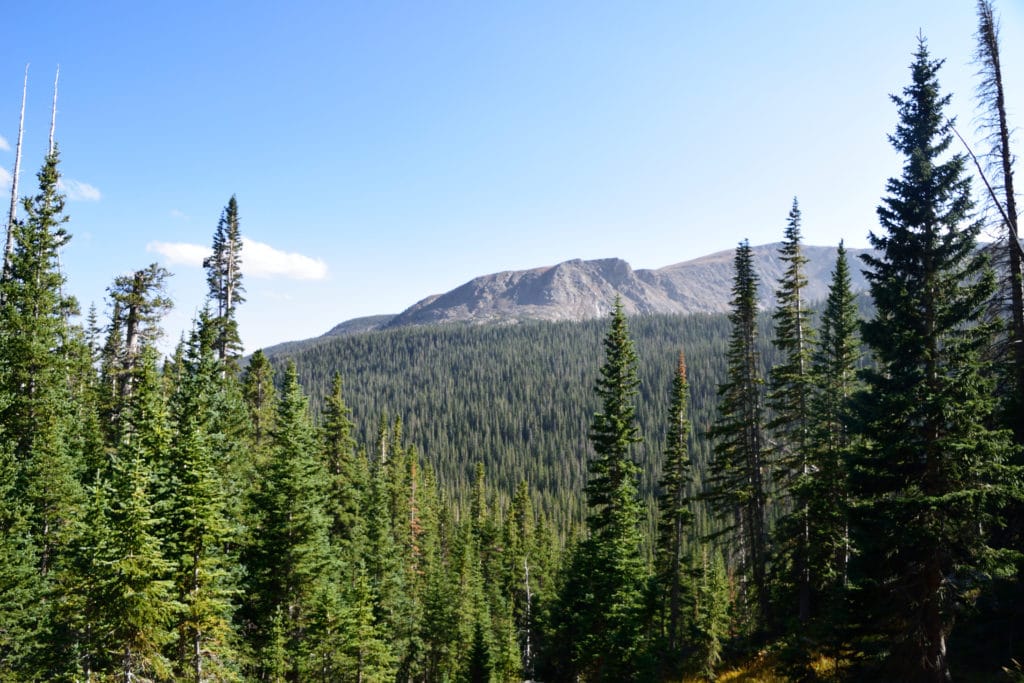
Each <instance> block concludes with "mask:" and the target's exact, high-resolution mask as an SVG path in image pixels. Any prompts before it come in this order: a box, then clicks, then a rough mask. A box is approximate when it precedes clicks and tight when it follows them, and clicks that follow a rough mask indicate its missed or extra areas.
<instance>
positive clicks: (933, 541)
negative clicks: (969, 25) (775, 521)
mask: <svg viewBox="0 0 1024 683" xmlns="http://www.w3.org/2000/svg"><path fill="white" fill-rule="evenodd" d="M940 64H941V62H937V61H933V60H931V59H930V58H929V55H928V51H927V49H926V47H925V44H924V41H923V39H922V40H921V42H920V44H919V47H918V50H917V52H916V54H915V58H914V62H913V64H912V67H911V73H912V82H911V84H910V85H909V86H907V87H906V88H904V90H903V95H902V97H895V96H894V97H893V101H894V102H895V103H896V105H897V107H898V109H899V115H900V120H899V123H898V125H897V127H896V132H895V134H894V135H893V136H892V137H891V142H892V144H893V146H894V147H895V148H896V150H897V151H898V152H900V153H902V154H903V155H904V157H905V163H904V167H903V174H902V176H901V177H900V178H892V179H890V180H889V182H888V184H887V189H888V196H886V197H885V198H884V199H883V203H882V205H881V206H880V207H879V208H878V216H879V222H880V224H881V226H882V228H883V229H884V231H885V232H884V234H882V235H874V234H872V235H871V241H872V243H873V244H874V245H875V246H876V247H877V248H878V249H879V250H881V252H882V254H881V256H879V257H877V258H865V261H866V262H867V264H868V265H869V266H870V267H871V272H869V273H868V279H869V282H870V286H871V296H872V298H873V299H874V302H875V306H876V309H877V312H876V314H875V316H874V317H873V318H872V319H871V320H870V321H868V322H867V323H866V324H865V325H864V327H863V335H864V339H865V341H866V342H867V343H868V344H869V345H870V346H871V349H872V351H873V353H874V356H875V359H876V363H877V369H873V370H871V371H869V372H867V373H866V374H865V380H866V391H865V393H864V394H863V395H861V396H860V397H859V400H858V409H857V412H858V418H859V421H860V422H859V426H860V431H861V434H862V435H863V436H864V439H865V441H864V444H863V446H862V447H861V448H860V449H859V452H858V457H857V462H856V470H855V476H854V477H853V480H852V483H853V486H854V492H855V496H856V498H857V502H856V506H855V508H854V515H853V517H852V520H851V522H852V530H853V533H854V536H855V538H856V540H857V546H858V549H859V551H860V552H859V554H858V556H857V563H856V569H857V580H858V581H859V585H860V610H859V611H860V617H861V619H862V622H861V626H862V627H863V628H864V629H865V630H867V631H868V632H870V633H871V634H872V637H871V638H867V639H866V645H865V647H868V646H872V645H873V646H880V647H881V648H882V654H883V655H884V656H885V664H886V666H887V669H888V671H889V672H890V673H889V674H888V675H892V676H899V677H900V678H902V679H903V680H944V679H945V678H946V677H948V675H949V668H948V660H947V646H946V642H947V639H948V637H949V634H950V632H951V631H952V628H953V623H954V618H955V615H956V613H957V611H958V609H959V608H960V607H961V606H962V605H963V604H964V603H965V601H966V600H968V599H969V597H970V596H971V595H972V594H974V593H976V592H977V591H978V590H979V589H981V588H982V587H983V585H984V580H985V577H986V572H987V571H990V570H991V569H992V568H993V562H992V561H993V560H994V559H996V558H997V557H998V555H997V554H995V555H994V554H993V552H992V549H991V548H989V547H987V546H986V534H985V530H986V529H988V528H991V527H992V525H993V524H994V523H995V520H994V519H993V518H992V515H991V509H992V508H991V502H992V501H993V498H994V497H998V496H1000V495H1002V494H1003V492H1005V490H1006V488H1007V486H1008V485H1010V484H1011V483H1012V482H1013V481H1014V480H1016V479H1017V478H1018V477H1019V475H1020V473H1019V470H1017V469H1011V468H1009V467H1008V466H1007V464H1006V463H1007V458H1008V456H1009V455H1010V453H1011V447H1010V439H1009V435H1008V433H1006V432H999V431H993V430H991V429H990V428H989V427H988V426H987V425H988V424H989V420H990V418H991V416H992V414H993V411H994V408H995V405H994V400H993V398H992V388H993V387H992V382H991V380H990V377H991V373H990V366H989V365H988V364H987V363H986V362H985V361H984V360H982V352H983V351H984V350H985V349H986V348H987V346H988V344H989V342H990V339H991V335H992V332H993V328H992V326H991V325H990V324H987V323H985V322H984V321H983V313H984V307H985V305H986V302H987V300H988V298H989V297H990V296H991V294H992V292H993V290H994V280H993V276H992V273H991V271H989V270H988V269H987V267H986V265H985V262H984V260H983V259H982V258H981V257H980V256H979V254H978V253H977V251H976V249H975V245H976V242H975V240H976V237H977V234H978V231H979V229H980V224H979V223H977V222H972V221H971V218H970V212H971V209H972V202H971V197H970V180H969V178H968V177H967V176H966V174H965V172H964V163H965V161H964V158H963V157H962V156H961V155H953V156H951V157H947V156H946V155H945V153H946V152H947V150H948V148H949V146H950V143H951V134H950V123H949V121H948V120H947V119H946V118H945V115H944V113H943V110H944V108H945V107H946V106H947V104H948V102H949V96H948V95H947V96H943V95H941V94H940V91H939V85H938V80H937V72H938V69H939V67H940ZM876 634H877V635H882V636H883V638H884V640H879V639H877V637H876Z"/></svg>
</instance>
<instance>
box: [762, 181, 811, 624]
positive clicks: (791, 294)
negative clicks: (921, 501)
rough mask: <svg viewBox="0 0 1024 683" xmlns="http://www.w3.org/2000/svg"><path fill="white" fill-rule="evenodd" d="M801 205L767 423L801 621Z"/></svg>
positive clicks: (806, 323)
mask: <svg viewBox="0 0 1024 683" xmlns="http://www.w3.org/2000/svg"><path fill="white" fill-rule="evenodd" d="M800 218H801V216H800V206H799V204H798V203H797V200H796V198H795V197H794V198H793V208H792V209H791V210H790V212H789V221H788V223H787V225H786V233H785V238H784V239H783V242H782V247H781V248H780V249H779V258H780V260H781V261H782V263H783V264H784V267H785V270H784V272H783V274H782V278H781V279H780V280H779V288H778V290H777V291H776V302H777V303H776V307H775V312H774V314H773V315H772V319H773V320H774V322H775V336H774V339H773V343H774V345H775V348H776V349H777V350H778V352H779V354H780V356H781V359H780V360H779V362H778V363H776V365H775V366H774V367H773V368H772V369H771V372H770V373H769V391H768V409H769V410H770V411H772V413H773V417H772V419H771V421H769V422H768V425H767V427H768V429H769V430H770V432H771V434H772V436H773V442H774V443H773V444H772V450H773V451H774V455H775V457H774V459H773V460H774V462H773V465H774V467H775V470H776V472H778V473H779V474H780V477H781V478H782V479H783V482H782V489H783V491H784V493H785V494H788V497H789V498H790V499H791V501H792V511H791V512H789V513H788V514H787V515H786V517H785V518H784V519H783V520H781V521H780V523H779V524H778V526H777V529H776V532H775V537H776V538H777V539H779V541H780V542H779V543H778V549H777V550H776V553H777V554H779V555H781V556H782V558H780V559H783V561H782V562H779V565H780V566H781V567H785V568H786V570H784V571H786V573H787V574H788V576H786V577H785V578H784V579H783V582H782V583H783V585H784V586H787V587H789V586H792V587H793V588H795V591H794V592H795V596H793V597H795V601H796V610H794V611H795V612H796V614H797V616H798V618H799V620H800V622H801V623H806V622H807V621H808V620H809V619H810V618H811V592H812V588H811V586H812V576H811V574H812V567H811V560H810V557H809V555H810V553H811V534H812V530H811V527H812V526H813V525H814V524H816V520H814V519H812V518H811V516H810V500H809V499H810V496H811V479H812V477H813V474H814V470H813V468H812V466H811V463H810V460H809V450H810V445H811V444H810V423H811V405H810V399H811V386H812V378H811V351H812V348H813V346H812V344H813V338H812V333H813V331H812V329H811V311H810V309H809V308H808V306H807V303H806V302H805V301H804V294H803V293H804V290H805V289H806V287H807V277H806V276H805V275H804V266H805V265H806V263H807V258H806V257H805V256H804V255H803V251H802V248H801V235H800Z"/></svg>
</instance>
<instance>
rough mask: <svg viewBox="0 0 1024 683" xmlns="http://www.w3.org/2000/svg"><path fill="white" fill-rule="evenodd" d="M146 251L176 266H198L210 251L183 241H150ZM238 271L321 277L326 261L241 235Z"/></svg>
mask: <svg viewBox="0 0 1024 683" xmlns="http://www.w3.org/2000/svg"><path fill="white" fill-rule="evenodd" d="M146 251H149V252H155V253H157V254H160V255H161V256H163V257H164V258H165V259H167V262H168V263H169V264H170V265H178V266H194V267H200V266H202V265H203V259H204V258H206V257H207V256H209V255H210V249H209V247H204V246H200V245H198V244H189V243H187V242H150V243H149V244H147V245H146ZM242 273H243V274H245V275H248V276H250V277H255V278H265V279H271V278H286V279H289V280H322V279H324V278H325V277H327V263H326V262H325V261H323V260H322V259H318V258H312V257H309V256H305V255H303V254H299V253H296V252H288V251H281V250H280V249H275V248H274V247H272V246H270V245H269V244H264V243H263V242H257V241H256V240H251V239H249V238H247V237H243V238H242Z"/></svg>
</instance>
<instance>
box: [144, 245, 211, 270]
mask: <svg viewBox="0 0 1024 683" xmlns="http://www.w3.org/2000/svg"><path fill="white" fill-rule="evenodd" d="M146 251H151V252H156V253H158V254H160V255H161V256H163V257H164V258H165V259H167V263H168V264H170V265H172V266H195V267H196V268H199V267H202V265H203V259H204V258H206V257H207V256H209V255H210V248H209V247H203V246H200V245H198V244H188V243H187V242H150V243H149V244H147V245H146Z"/></svg>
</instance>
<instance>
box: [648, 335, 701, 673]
mask: <svg viewBox="0 0 1024 683" xmlns="http://www.w3.org/2000/svg"><path fill="white" fill-rule="evenodd" d="M689 403H690V385H689V384H688V383H687V381H686V361H685V359H684V357H683V352H682V351H680V352H679V366H678V368H677V369H676V373H675V377H674V378H673V381H672V399H671V405H670V407H669V413H668V432H667V436H666V439H665V464H664V465H663V469H662V476H661V481H660V482H659V486H660V489H661V495H660V497H659V499H658V515H659V520H658V554H657V569H658V582H659V590H660V593H661V603H662V607H661V613H662V621H663V628H664V632H665V648H666V650H667V653H666V655H667V657H669V658H672V657H675V656H676V655H677V653H678V652H679V650H680V647H681V645H682V643H683V639H684V633H683V629H684V616H685V615H684V610H685V606H686V601H687V597H688V593H689V592H690V590H691V586H689V585H688V584H689V581H688V576H687V570H688V567H686V565H685V563H686V559H687V558H686V551H687V544H688V541H689V538H690V532H691V525H692V523H693V512H692V511H691V510H690V487H691V486H692V485H693V474H692V473H691V469H690V449H689V443H688V442H689V437H690V419H689V410H688V406H689Z"/></svg>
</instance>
